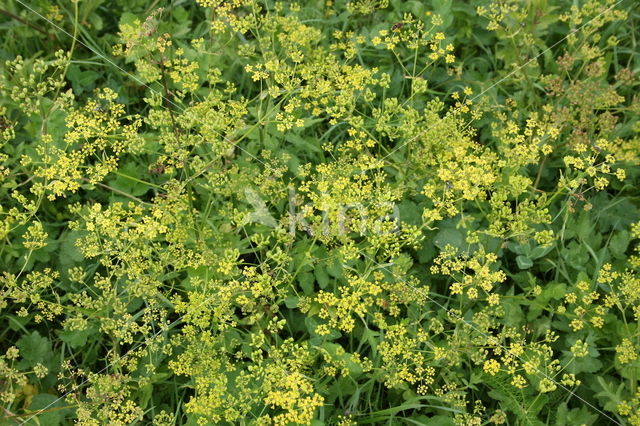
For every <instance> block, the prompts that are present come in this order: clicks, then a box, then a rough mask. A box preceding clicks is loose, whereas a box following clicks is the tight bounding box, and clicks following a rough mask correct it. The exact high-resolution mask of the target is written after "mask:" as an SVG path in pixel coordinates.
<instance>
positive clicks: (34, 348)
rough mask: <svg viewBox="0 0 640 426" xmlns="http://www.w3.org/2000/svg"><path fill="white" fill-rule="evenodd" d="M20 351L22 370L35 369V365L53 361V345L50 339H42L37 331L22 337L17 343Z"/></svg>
mask: <svg viewBox="0 0 640 426" xmlns="http://www.w3.org/2000/svg"><path fill="white" fill-rule="evenodd" d="M16 346H17V347H18V349H20V357H21V358H22V360H21V361H20V365H21V368H25V367H33V366H34V365H36V364H38V363H41V364H45V362H46V361H47V360H49V359H51V344H50V343H49V339H48V338H46V337H42V336H41V335H40V333H38V332H37V331H34V332H32V333H31V334H27V335H26V336H22V337H21V338H20V340H18V342H17V343H16Z"/></svg>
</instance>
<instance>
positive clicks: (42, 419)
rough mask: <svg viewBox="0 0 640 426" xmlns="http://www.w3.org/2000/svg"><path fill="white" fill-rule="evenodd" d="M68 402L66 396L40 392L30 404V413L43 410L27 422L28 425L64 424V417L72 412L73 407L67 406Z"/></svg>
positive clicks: (49, 425)
mask: <svg viewBox="0 0 640 426" xmlns="http://www.w3.org/2000/svg"><path fill="white" fill-rule="evenodd" d="M67 405H68V404H67V402H66V401H65V400H64V398H59V397H57V396H56V395H51V394H49V393H40V394H38V395H36V396H34V397H33V399H32V400H31V404H30V405H29V410H28V412H29V413H33V412H36V411H38V410H42V411H43V412H42V413H40V414H37V415H35V416H34V417H33V418H32V419H30V420H29V421H27V422H25V423H24V424H26V425H32V426H33V425H46V426H57V425H59V424H62V423H63V421H64V418H65V417H67V416H69V415H70V414H71V413H72V410H73V409H72V408H62V407H66V406H67Z"/></svg>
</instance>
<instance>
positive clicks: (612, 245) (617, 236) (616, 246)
mask: <svg viewBox="0 0 640 426" xmlns="http://www.w3.org/2000/svg"><path fill="white" fill-rule="evenodd" d="M630 241H631V235H630V234H629V232H628V231H626V230H622V231H618V232H616V233H614V234H613V236H612V237H611V240H609V251H610V252H611V254H612V255H613V257H615V258H617V259H624V258H625V252H626V251H627V247H629V242H630Z"/></svg>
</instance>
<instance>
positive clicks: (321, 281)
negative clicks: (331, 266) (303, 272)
mask: <svg viewBox="0 0 640 426" xmlns="http://www.w3.org/2000/svg"><path fill="white" fill-rule="evenodd" d="M313 275H314V276H315V277H316V280H317V281H318V285H319V286H320V288H321V289H323V290H324V289H325V288H327V286H328V285H329V274H327V270H326V269H325V268H323V267H322V266H318V267H317V268H315V269H314V270H313Z"/></svg>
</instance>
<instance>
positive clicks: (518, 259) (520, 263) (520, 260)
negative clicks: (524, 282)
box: [516, 255, 533, 269]
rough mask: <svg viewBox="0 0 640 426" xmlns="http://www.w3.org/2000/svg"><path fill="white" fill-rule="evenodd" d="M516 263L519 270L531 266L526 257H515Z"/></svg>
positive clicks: (531, 262) (531, 263) (530, 261)
mask: <svg viewBox="0 0 640 426" xmlns="http://www.w3.org/2000/svg"><path fill="white" fill-rule="evenodd" d="M516 263H517V264H518V268H520V269H529V268H531V267H532V266H533V261H532V260H531V259H529V258H528V257H527V256H522V255H521V256H518V257H516Z"/></svg>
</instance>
